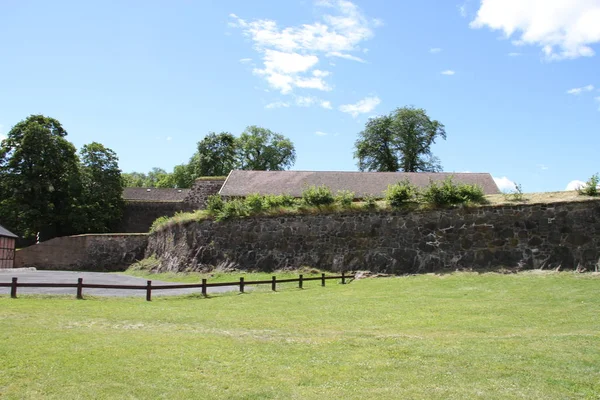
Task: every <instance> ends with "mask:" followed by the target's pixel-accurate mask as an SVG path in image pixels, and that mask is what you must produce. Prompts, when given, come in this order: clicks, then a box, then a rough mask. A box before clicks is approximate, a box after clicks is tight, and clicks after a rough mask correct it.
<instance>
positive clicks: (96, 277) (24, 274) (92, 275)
mask: <svg viewBox="0 0 600 400" xmlns="http://www.w3.org/2000/svg"><path fill="white" fill-rule="evenodd" d="M13 277H16V278H18V282H19V283H77V278H83V283H93V284H103V285H146V281H147V280H146V279H144V278H137V277H134V276H128V275H120V274H109V273H103V272H73V271H33V270H19V269H15V270H10V269H0V282H2V283H10V282H11V281H12V278H13ZM198 283H200V282H198ZM169 284H171V285H172V284H174V282H162V281H158V280H156V281H155V280H152V286H153V288H152V297H155V296H176V295H182V294H190V293H201V292H202V289H201V288H190V289H168V290H159V289H156V288H154V286H155V285H169ZM232 290H239V286H219V287H209V288H207V293H208V294H211V293H222V292H228V291H232ZM76 292H77V289H76V288H22V287H20V288H18V289H17V295H21V294H56V295H73V296H75V294H76ZM4 294H10V287H0V295H4ZM86 295H88V296H119V297H129V296H146V291H145V290H140V289H94V288H84V289H83V296H84V297H85V296H86Z"/></svg>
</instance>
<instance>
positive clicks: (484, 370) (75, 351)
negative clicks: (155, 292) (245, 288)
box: [0, 272, 600, 399]
mask: <svg viewBox="0 0 600 400" xmlns="http://www.w3.org/2000/svg"><path fill="white" fill-rule="evenodd" d="M238 277H239V275H235V276H229V277H227V276H225V278H226V279H229V280H236V279H237V278H238ZM195 279H197V277H196V278H195ZM599 288H600V277H599V276H598V275H597V274H595V275H594V274H574V273H553V274H543V275H540V274H539V273H538V274H536V273H534V272H531V273H523V274H517V275H499V274H481V275H477V274H464V273H463V274H450V275H442V276H435V275H421V276H410V277H397V278H379V279H366V280H360V281H355V282H352V283H351V284H348V285H339V284H333V282H332V283H331V284H329V283H328V285H327V287H326V288H321V287H320V286H319V283H318V282H311V283H310V284H309V283H307V284H306V285H305V289H304V290H299V289H295V288H291V287H289V286H288V288H287V289H284V290H282V291H280V292H276V293H272V292H270V291H269V290H268V289H265V290H257V291H255V292H252V293H248V294H242V295H240V294H228V295H222V296H217V297H213V298H208V299H203V298H200V297H197V296H188V297H179V298H157V299H155V300H154V301H152V302H145V301H143V300H141V299H140V298H132V299H115V298H111V299H109V298H103V299H99V298H95V299H88V300H83V301H81V300H79V301H78V300H74V299H73V298H72V297H69V298H66V297H64V298H61V297H58V298H57V297H34V296H31V297H23V298H20V299H17V300H13V299H9V298H7V297H6V296H2V297H0V397H2V398H6V399H39V398H48V399H113V398H122V399H134V398H138V399H151V398H169V399H188V398H204V399H213V398H227V399H269V398H279V399H293V398H297V399H323V398H330V399H342V398H343V399H373V398H377V399H397V398H412V399H464V398H485V399H511V398H527V399H586V398H587V399H597V398H598V397H599V396H600V346H598V343H599V340H600V296H598V293H599Z"/></svg>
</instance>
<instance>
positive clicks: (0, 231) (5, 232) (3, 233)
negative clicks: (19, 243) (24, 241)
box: [0, 225, 18, 238]
mask: <svg viewBox="0 0 600 400" xmlns="http://www.w3.org/2000/svg"><path fill="white" fill-rule="evenodd" d="M0 236H4V237H11V238H16V237H18V236H17V235H15V234H14V233H12V232H11V231H9V230H8V229H6V228H5V227H3V226H2V225H0Z"/></svg>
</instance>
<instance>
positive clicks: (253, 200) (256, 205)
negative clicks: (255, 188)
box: [245, 193, 268, 213]
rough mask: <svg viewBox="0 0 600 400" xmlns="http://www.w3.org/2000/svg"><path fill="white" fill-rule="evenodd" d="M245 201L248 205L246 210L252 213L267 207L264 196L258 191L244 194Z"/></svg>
mask: <svg viewBox="0 0 600 400" xmlns="http://www.w3.org/2000/svg"><path fill="white" fill-rule="evenodd" d="M245 203H246V206H247V207H248V210H249V211H250V212H252V213H259V212H261V211H263V210H264V209H265V208H268V207H266V204H265V203H266V202H265V198H264V196H261V195H260V194H258V193H252V194H249V195H248V196H246V200H245Z"/></svg>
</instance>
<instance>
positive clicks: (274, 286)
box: [271, 276, 277, 292]
mask: <svg viewBox="0 0 600 400" xmlns="http://www.w3.org/2000/svg"><path fill="white" fill-rule="evenodd" d="M271 290H272V291H274V292H276V291H277V277H276V276H273V277H271Z"/></svg>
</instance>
